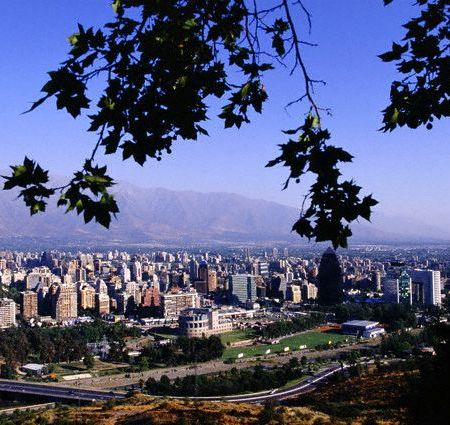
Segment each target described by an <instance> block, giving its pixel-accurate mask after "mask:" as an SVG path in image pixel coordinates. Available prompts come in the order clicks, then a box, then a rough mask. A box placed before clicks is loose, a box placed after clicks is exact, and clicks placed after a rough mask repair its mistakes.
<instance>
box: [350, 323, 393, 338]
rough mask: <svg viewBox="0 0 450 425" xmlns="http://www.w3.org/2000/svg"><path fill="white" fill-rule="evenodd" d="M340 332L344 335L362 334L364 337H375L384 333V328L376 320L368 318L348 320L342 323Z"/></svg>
mask: <svg viewBox="0 0 450 425" xmlns="http://www.w3.org/2000/svg"><path fill="white" fill-rule="evenodd" d="M341 333H342V334H344V335H353V336H362V337H364V338H375V337H377V336H379V335H383V334H384V333H385V330H384V328H382V327H380V326H379V323H378V322H370V321H368V320H350V321H348V322H345V323H343V324H342V327H341Z"/></svg>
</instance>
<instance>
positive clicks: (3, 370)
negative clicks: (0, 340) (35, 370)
mask: <svg viewBox="0 0 450 425" xmlns="http://www.w3.org/2000/svg"><path fill="white" fill-rule="evenodd" d="M16 376H17V374H16V369H15V368H14V366H13V364H11V363H3V364H2V365H1V366H0V377H1V378H3V379H15V378H16Z"/></svg>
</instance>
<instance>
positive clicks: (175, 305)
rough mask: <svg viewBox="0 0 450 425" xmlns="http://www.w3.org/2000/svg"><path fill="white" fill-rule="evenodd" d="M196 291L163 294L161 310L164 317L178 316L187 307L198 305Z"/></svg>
mask: <svg viewBox="0 0 450 425" xmlns="http://www.w3.org/2000/svg"><path fill="white" fill-rule="evenodd" d="M197 304H198V294H197V292H196V291H189V292H187V291H186V292H184V291H182V292H174V293H168V294H162V295H161V310H162V315H163V316H164V317H177V316H178V315H179V314H180V311H182V310H184V309H186V308H193V307H197V306H198V305H197Z"/></svg>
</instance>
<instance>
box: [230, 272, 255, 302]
mask: <svg viewBox="0 0 450 425" xmlns="http://www.w3.org/2000/svg"><path fill="white" fill-rule="evenodd" d="M229 288H230V292H231V295H232V297H233V299H234V300H235V301H237V302H239V303H246V302H247V301H250V302H253V301H255V300H256V282H255V276H253V275H251V274H233V275H230V276H229Z"/></svg>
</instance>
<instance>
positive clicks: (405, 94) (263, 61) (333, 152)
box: [4, 0, 450, 247]
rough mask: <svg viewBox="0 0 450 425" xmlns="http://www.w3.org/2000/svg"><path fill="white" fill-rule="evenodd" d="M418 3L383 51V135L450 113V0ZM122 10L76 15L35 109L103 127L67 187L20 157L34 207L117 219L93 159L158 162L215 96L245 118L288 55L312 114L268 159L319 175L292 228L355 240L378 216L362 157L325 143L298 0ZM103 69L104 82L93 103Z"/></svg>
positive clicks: (225, 0) (226, 112)
mask: <svg viewBox="0 0 450 425" xmlns="http://www.w3.org/2000/svg"><path fill="white" fill-rule="evenodd" d="M391 2H392V0H384V4H389V3H391ZM417 7H418V8H419V10H420V15H419V17H418V18H414V19H412V20H410V21H409V22H408V23H406V24H405V25H404V27H405V29H406V30H407V32H406V35H405V37H404V40H403V42H402V43H400V44H399V43H394V44H393V46H392V50H391V51H389V52H386V53H384V54H383V55H381V56H380V57H381V59H382V60H383V61H395V62H396V63H397V69H398V71H399V72H400V74H402V77H403V78H402V79H401V80H399V81H394V82H393V83H392V87H391V94H390V104H389V105H388V106H387V107H386V109H385V110H384V112H383V114H384V115H383V127H382V130H384V131H391V130H393V129H395V128H396V127H398V126H403V125H406V126H408V127H411V128H416V127H418V126H420V125H426V127H427V128H431V127H432V122H433V120H434V119H439V118H441V117H448V116H449V115H450V107H449V91H450V89H449V85H448V49H449V46H448V38H449V29H448V28H449V25H448V24H449V10H448V1H446V0H418V1H417ZM113 10H114V12H115V18H114V19H113V20H112V21H111V22H108V23H106V24H105V25H104V26H103V27H102V28H99V29H93V28H87V27H84V26H82V25H78V30H77V32H75V33H74V34H72V35H71V36H70V37H69V43H70V51H69V54H68V58H67V59H66V60H65V61H64V62H62V64H61V66H60V67H59V68H58V69H56V70H54V71H51V72H49V80H48V82H47V83H46V84H45V85H44V86H43V87H42V92H43V96H42V97H41V98H40V99H38V100H37V101H36V102H35V103H34V104H33V105H32V107H31V109H30V110H34V109H35V108H37V107H38V106H39V105H41V104H42V103H43V102H45V101H47V100H48V99H50V98H55V99H56V107H57V108H58V109H64V110H66V111H67V112H68V113H69V114H70V115H71V116H73V117H78V116H80V115H81V114H82V111H83V110H86V111H87V113H88V118H89V121H90V126H89V128H88V130H89V131H91V132H93V133H96V135H97V137H96V142H95V144H94V147H93V149H92V152H91V153H90V154H89V155H87V159H86V161H85V162H84V164H83V165H82V167H81V169H80V170H79V171H76V172H75V173H74V174H73V177H72V179H71V180H70V181H69V182H68V183H67V184H65V185H62V186H60V187H50V186H49V185H48V182H49V176H48V171H46V170H44V169H43V168H42V167H41V166H40V165H39V164H37V163H36V162H35V161H33V160H31V159H29V158H27V157H25V159H24V161H23V163H22V164H19V165H15V166H12V167H11V168H12V174H11V175H10V176H5V177H4V178H5V183H4V189H7V190H8V189H13V188H18V189H19V191H20V192H19V196H20V197H22V198H23V200H24V201H25V204H26V205H27V206H28V207H29V209H30V213H31V214H37V213H39V212H42V211H44V210H45V208H46V204H47V202H48V199H49V198H50V197H53V196H55V195H57V194H59V198H58V201H57V204H58V206H61V207H64V208H65V209H66V212H69V211H75V212H76V213H77V214H82V215H83V218H84V221H85V222H90V221H91V220H95V221H97V222H98V223H100V224H101V225H103V226H105V227H109V224H110V222H111V219H112V216H115V215H116V214H117V213H118V212H119V208H118V205H117V203H116V200H115V199H114V196H113V195H112V194H111V193H110V190H111V187H112V186H113V185H114V180H113V179H112V178H111V177H110V176H109V175H108V174H107V169H106V166H104V167H102V166H99V165H98V164H97V163H96V157H97V153H98V151H99V149H100V148H103V149H104V152H105V154H117V153H120V154H121V155H122V158H123V159H124V160H126V159H128V158H132V159H133V160H134V161H135V162H137V163H138V164H141V165H142V164H144V163H145V162H146V161H147V159H148V158H154V159H157V160H161V158H162V156H163V153H164V152H166V153H168V154H170V153H171V149H172V144H173V143H174V142H175V141H177V140H196V139H197V138H198V137H200V136H202V135H207V130H206V129H205V128H204V126H203V125H204V124H203V123H204V121H206V120H207V119H208V112H209V111H210V105H211V102H210V99H211V98H216V99H218V102H219V103H221V106H222V109H221V112H220V114H219V115H218V119H219V120H221V121H222V122H223V124H224V127H225V128H228V127H237V128H240V127H241V126H242V124H245V123H248V122H250V118H251V114H252V112H256V113H261V112H262V109H263V104H264V102H266V100H267V99H268V94H267V91H266V88H265V85H264V83H263V78H264V77H265V75H266V74H267V73H268V72H269V71H270V70H271V69H273V68H274V67H275V66H279V64H281V65H280V68H283V65H284V66H286V67H287V68H288V69H290V70H291V74H295V75H298V76H299V77H300V81H302V85H303V88H300V89H299V93H298V96H297V98H294V99H293V101H292V102H290V104H289V105H288V106H290V105H292V104H294V103H298V102H300V101H304V102H306V103H307V105H306V108H305V110H304V112H306V118H305V119H303V118H302V119H301V120H300V122H297V123H295V124H294V125H293V128H292V129H289V130H286V131H284V133H285V134H286V135H287V136H289V139H288V141H287V142H285V143H282V144H280V148H281V154H280V156H279V157H278V158H276V159H274V160H272V161H270V162H269V163H268V164H267V166H269V167H271V166H274V165H277V164H282V165H284V166H285V167H287V169H288V170H289V175H288V179H287V180H286V182H285V188H286V187H287V186H288V185H289V183H290V182H291V181H294V182H296V183H299V182H300V180H301V179H303V177H304V176H305V174H308V173H309V174H312V175H313V184H312V185H311V186H310V188H309V191H308V193H307V195H306V197H305V198H304V200H303V204H302V209H301V212H300V218H299V219H298V220H297V222H296V223H295V224H294V226H293V230H294V231H295V232H297V233H298V234H299V235H301V236H305V237H307V238H309V239H315V240H316V241H327V240H329V241H331V243H332V244H333V246H334V247H338V246H346V245H347V239H348V237H349V236H351V234H352V231H351V229H350V224H351V223H353V222H354V221H355V220H357V219H359V218H364V219H366V220H370V217H371V211H372V208H373V206H374V205H376V203H377V201H376V200H374V199H373V198H372V196H371V195H367V196H361V187H360V186H358V185H357V184H356V183H355V182H354V181H353V180H343V179H342V178H341V172H340V164H341V163H347V162H351V161H352V159H353V157H352V155H351V154H350V153H348V152H346V151H345V150H344V149H342V148H339V147H336V146H333V145H331V144H330V143H329V140H330V138H331V135H330V133H329V131H328V130H327V129H326V128H324V126H323V121H324V120H323V118H322V117H321V113H322V112H323V110H324V108H322V107H320V106H319V105H317V103H316V100H315V98H314V88H315V86H316V85H318V84H322V83H323V81H320V80H316V79H314V78H312V77H311V76H310V74H309V72H308V69H307V66H306V63H305V60H304V49H305V48H306V47H307V46H311V45H312V43H311V42H310V41H308V40H303V39H302V38H301V37H300V34H299V32H298V29H299V27H300V26H301V23H299V22H298V13H302V14H303V17H304V20H305V21H307V22H308V23H309V25H311V15H310V13H309V12H308V10H307V9H306V8H305V7H304V5H303V3H302V2H301V1H292V2H291V1H289V0H269V1H268V2H265V3H264V6H262V5H261V2H257V1H251V0H182V1H152V2H148V1H146V0H114V1H113ZM236 71H238V72H236ZM94 79H98V80H99V81H101V82H102V83H104V86H103V89H102V90H101V93H100V94H99V95H98V96H97V97H96V99H94V100H90V99H88V97H87V91H88V88H89V87H90V83H91V82H92V80H94ZM224 99H225V100H224ZM325 110H326V108H325Z"/></svg>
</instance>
